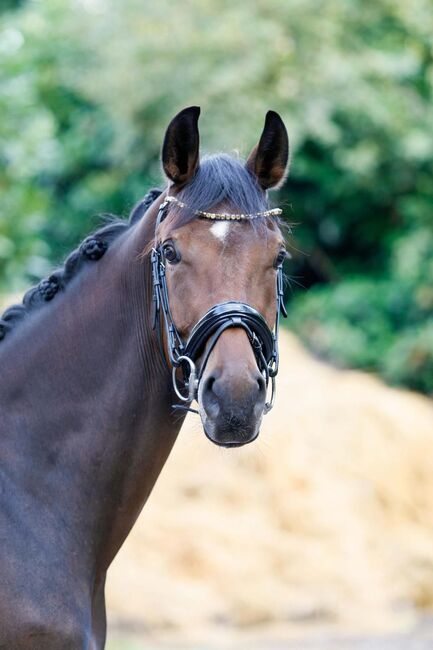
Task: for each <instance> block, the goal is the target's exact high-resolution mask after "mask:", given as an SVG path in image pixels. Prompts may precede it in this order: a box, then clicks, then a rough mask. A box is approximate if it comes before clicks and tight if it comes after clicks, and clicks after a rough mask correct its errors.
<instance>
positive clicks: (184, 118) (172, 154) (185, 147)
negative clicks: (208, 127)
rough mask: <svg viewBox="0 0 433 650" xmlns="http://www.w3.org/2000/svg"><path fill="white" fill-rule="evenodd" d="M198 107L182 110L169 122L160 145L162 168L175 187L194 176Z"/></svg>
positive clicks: (197, 146) (196, 165) (197, 156)
mask: <svg viewBox="0 0 433 650" xmlns="http://www.w3.org/2000/svg"><path fill="white" fill-rule="evenodd" d="M199 115H200V108H199V106H190V107H189V108H184V109H183V111H181V112H180V113H178V114H177V115H176V116H175V117H174V118H173V119H172V120H171V122H170V124H169V125H168V127H167V131H166V133H165V138H164V144H163V145H162V156H161V157H162V166H163V168H164V172H165V174H166V176H168V178H169V179H170V180H171V181H173V183H175V184H176V185H184V184H185V183H187V182H188V181H190V180H191V178H192V177H193V176H194V174H195V172H196V171H197V167H198V161H199V139H200V138H199V133H198V118H199Z"/></svg>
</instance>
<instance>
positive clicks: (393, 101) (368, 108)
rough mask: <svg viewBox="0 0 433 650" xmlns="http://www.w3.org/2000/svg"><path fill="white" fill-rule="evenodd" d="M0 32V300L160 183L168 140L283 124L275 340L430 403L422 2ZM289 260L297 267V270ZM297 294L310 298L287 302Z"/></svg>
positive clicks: (99, 21)
mask: <svg viewBox="0 0 433 650" xmlns="http://www.w3.org/2000/svg"><path fill="white" fill-rule="evenodd" d="M8 5H9V7H8V8H9V9H12V8H13V5H15V6H17V7H18V9H15V11H11V10H9V11H7V12H4V13H3V14H2V15H1V16H0V83H1V88H2V93H1V97H0V111H1V115H2V119H1V121H0V143H1V146H0V156H1V158H0V161H1V170H0V188H1V192H2V201H1V206H0V211H1V216H0V219H1V220H0V282H1V284H2V287H3V288H4V289H6V288H7V289H8V290H14V289H17V288H21V287H22V286H23V285H24V283H27V282H28V281H29V279H35V278H37V277H40V276H41V275H44V274H45V273H46V272H47V271H48V269H49V268H50V267H51V265H52V263H53V262H55V261H57V260H59V259H60V258H61V257H62V256H63V255H64V254H65V253H66V251H68V250H69V249H71V248H72V247H73V246H74V245H75V244H76V243H77V240H78V239H79V238H81V237H82V236H83V235H84V234H85V233H86V232H88V231H89V229H91V228H92V227H94V226H95V225H96V224H97V218H96V216H95V215H97V214H99V213H101V212H104V211H108V212H116V213H121V214H125V213H127V212H128V211H129V209H130V208H131V206H132V205H133V204H134V203H135V201H136V200H138V199H139V198H140V197H141V196H142V195H143V194H144V193H145V192H146V190H147V189H148V187H149V186H150V185H153V184H155V183H156V184H157V183H158V182H160V172H159V147H160V143H161V139H162V135H163V129H164V127H165V125H166V123H167V121H168V120H169V119H170V118H171V117H172V115H173V114H174V113H175V112H176V111H177V110H179V109H181V108H182V107H184V106H187V105H189V104H195V103H197V104H200V105H201V106H202V108H203V116H202V120H201V133H202V142H203V143H204V146H205V148H206V149H208V150H210V151H212V150H215V149H223V150H231V147H233V146H237V147H239V148H240V151H241V153H242V154H243V155H245V154H247V153H248V151H249V149H250V148H251V146H252V145H253V144H254V143H255V140H256V139H257V137H258V134H259V133H260V131H261V127H262V122H263V118H264V114H265V112H266V110H267V109H268V108H273V109H275V110H278V111H279V112H280V113H281V114H282V115H283V116H284V118H285V120H286V122H287V126H288V129H289V134H290V135H291V150H292V159H293V163H292V170H291V175H290V181H289V183H288V186H287V188H286V189H285V190H284V191H283V192H282V193H281V195H280V197H279V200H280V201H281V203H282V204H283V206H285V215H286V218H287V219H288V221H290V222H295V223H296V224H299V225H296V226H295V228H294V245H295V248H294V251H293V252H294V259H293V261H292V263H291V265H290V267H289V268H288V272H289V273H290V274H291V275H292V276H293V279H294V281H295V283H294V286H295V290H294V292H293V294H291V295H289V296H288V299H289V300H290V301H291V304H290V314H291V316H290V322H291V325H292V326H293V327H294V328H295V329H296V330H297V331H298V332H299V333H300V334H301V336H302V337H303V338H304V340H306V341H307V343H308V344H309V345H310V347H312V349H313V350H315V351H316V352H317V353H319V354H320V355H322V356H324V357H326V358H328V359H331V360H333V361H334V362H336V363H338V364H341V365H351V366H357V367H362V368H365V369H372V370H377V371H379V372H380V373H381V374H383V375H384V376H385V377H386V378H387V379H388V380H389V381H391V382H395V383H402V384H406V385H408V386H411V387H414V388H416V389H419V390H422V391H425V392H432V391H433V341H432V338H433V335H432V330H433V288H432V287H433V266H432V264H433V262H432V260H433V255H432V253H433V235H432V233H433V228H432V225H433V216H432V209H431V206H432V199H433V196H432V194H433V190H432V185H431V180H430V179H431V177H432V171H433V169H432V167H433V163H432V155H431V152H432V149H433V147H432V145H433V142H432V140H433V134H432V129H431V124H433V108H432V101H431V100H432V97H431V95H432V83H433V72H432V71H433V68H432V52H433V49H432V46H433V36H432V34H433V17H432V13H431V4H430V2H429V0H413V1H412V2H411V3H409V4H408V3H406V4H405V3H401V2H398V0H381V1H380V2H376V1H374V2H373V0H362V1H361V0H327V1H326V2H324V1H320V0H303V1H302V2H300V1H297V0H294V1H293V2H290V3H287V2H285V1H283V0H279V1H278V0H275V1H272V2H262V1H260V0H254V1H253V2H248V3H247V2H245V3H230V2H226V1H224V0H208V1H207V2H206V3H203V2H199V0H191V2H189V3H188V4H186V5H185V3H181V4H179V3H172V2H169V1H168V0H161V1H160V2H158V3H150V2H148V1H146V0H125V1H124V2H122V3H119V2H115V1H114V0H44V1H43V2H42V0H33V1H32V2H29V3H21V2H16V1H15V2H12V1H9V2H8ZM298 251H302V253H300V252H298ZM296 282H299V283H300V284H301V285H304V286H305V287H311V288H310V289H309V291H308V292H306V291H304V290H297V289H296Z"/></svg>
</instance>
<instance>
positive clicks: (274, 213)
mask: <svg viewBox="0 0 433 650" xmlns="http://www.w3.org/2000/svg"><path fill="white" fill-rule="evenodd" d="M165 200H166V201H168V202H169V203H176V204H177V205H178V206H179V207H180V208H187V207H188V206H187V205H186V204H185V203H182V201H179V199H177V198H176V197H175V196H167V197H166V199H165ZM281 213H282V210H281V209H280V208H271V209H270V210H262V211H261V212H254V214H230V213H228V212H204V211H203V210H196V211H195V212H194V214H195V215H196V216H197V217H202V218H203V219H213V220H216V221H247V220H248V219H257V218H258V217H278V216H279V215H280V214H281Z"/></svg>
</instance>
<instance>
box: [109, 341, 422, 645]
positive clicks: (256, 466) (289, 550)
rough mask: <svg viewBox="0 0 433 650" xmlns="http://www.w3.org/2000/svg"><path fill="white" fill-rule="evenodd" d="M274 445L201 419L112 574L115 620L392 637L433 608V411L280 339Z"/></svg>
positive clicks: (145, 626) (157, 626) (184, 439)
mask: <svg viewBox="0 0 433 650" xmlns="http://www.w3.org/2000/svg"><path fill="white" fill-rule="evenodd" d="M281 339H282V340H281V354H282V360H281V368H282V370H281V374H280V376H279V378H278V394H277V404H276V407H275V409H274V411H272V412H271V414H269V415H268V416H267V417H266V418H265V420H266V421H265V424H264V426H263V429H262V432H261V435H260V438H259V440H258V441H257V442H256V443H254V444H253V445H251V446H248V447H245V448H242V449H239V450H222V449H219V448H217V447H215V446H213V445H212V444H211V443H210V442H209V441H207V440H206V439H205V437H204V434H203V433H202V431H201V426H200V423H199V420H198V418H194V417H192V418H191V419H189V420H188V422H187V424H186V426H185V427H184V428H183V430H182V431H181V434H180V437H179V439H178V441H177V443H176V445H175V448H174V450H173V452H172V455H171V457H170V459H169V461H168V463H167V465H166V467H165V468H164V469H163V472H162V475H161V477H160V479H159V482H158V483H157V486H156V487H155V490H154V492H153V494H152V495H151V497H150V499H149V502H148V504H147V505H146V507H145V509H144V511H143V513H142V515H141V517H140V519H139V521H138V522H137V524H136V526H135V528H134V530H133V532H132V533H131V535H130V537H129V539H128V540H127V542H126V543H125V545H124V547H123V549H122V550H121V552H120V554H119V556H118V558H117V559H116V561H115V563H114V564H113V567H112V569H111V574H110V578H109V583H108V607H109V610H108V615H109V619H110V620H111V621H112V622H114V623H118V624H122V625H131V626H133V627H134V628H135V629H142V630H147V631H150V632H151V633H152V634H153V635H156V637H158V636H163V635H164V634H166V633H169V632H173V633H175V634H176V636H178V637H182V635H183V636H185V635H186V634H188V635H191V634H194V633H197V634H198V635H200V634H201V635H207V638H209V635H210V634H211V633H212V631H218V630H221V629H226V630H227V629H251V626H254V629H259V628H262V629H264V628H267V629H270V628H275V629H276V626H279V628H281V627H283V628H284V629H285V630H287V632H288V633H290V632H291V631H292V632H293V631H295V632H296V631H299V630H300V629H304V630H305V629H309V628H315V629H317V627H318V626H322V625H323V626H326V625H328V626H335V627H336V628H339V629H346V630H349V629H350V630H357V631H360V630H365V629H369V630H376V631H377V630H385V629H388V630H389V629H396V628H401V627H407V626H410V625H411V624H412V623H413V621H414V619H415V618H416V617H417V616H418V614H419V612H420V611H425V610H427V611H428V610H433V406H432V403H431V401H429V400H428V399H426V398H423V397H421V396H418V395H415V394H411V393H409V392H406V391H401V390H395V389H391V388H388V387H386V386H384V385H383V384H382V383H381V382H380V381H379V380H377V379H375V378H374V377H370V376H368V375H365V374H362V373H359V372H347V371H344V372H343V371H340V370H336V369H333V368H331V367H329V366H327V365H325V364H322V363H320V362H318V361H317V360H314V359H313V358H311V357H310V356H309V355H308V354H307V353H306V352H305V350H304V349H302V348H301V346H300V344H299V342H298V341H297V340H296V339H295V338H294V337H293V336H292V335H290V334H289V333H287V332H283V333H282V337H281Z"/></svg>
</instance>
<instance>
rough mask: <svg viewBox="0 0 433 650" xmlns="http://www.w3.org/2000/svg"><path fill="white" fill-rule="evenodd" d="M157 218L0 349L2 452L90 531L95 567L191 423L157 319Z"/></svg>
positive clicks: (117, 541) (28, 484)
mask: <svg viewBox="0 0 433 650" xmlns="http://www.w3.org/2000/svg"><path fill="white" fill-rule="evenodd" d="M146 228H147V226H146V223H145V222H144V224H138V225H137V226H135V227H133V228H131V229H130V230H129V231H127V232H126V233H125V234H124V235H122V237H121V240H120V241H116V242H115V243H113V244H112V247H110V249H109V250H108V251H107V253H106V255H105V256H104V257H103V258H102V259H101V260H100V261H99V262H97V263H95V264H93V265H92V266H91V267H90V268H89V269H88V270H86V271H83V272H82V273H81V274H79V275H78V276H77V278H75V279H74V280H73V281H72V282H71V284H70V285H68V287H67V290H66V291H65V292H64V294H63V295H58V296H56V298H55V299H54V300H53V302H52V304H51V305H50V306H46V307H42V308H41V309H40V311H39V312H38V313H35V314H33V315H32V316H31V317H29V318H28V321H27V323H26V324H23V325H21V326H20V329H19V331H17V332H15V333H13V334H11V335H10V336H11V341H10V342H9V343H8V345H7V347H6V349H4V350H3V352H2V355H1V357H2V359H1V362H2V366H3V369H2V372H3V377H7V382H3V383H2V386H1V387H0V411H1V412H2V423H1V424H0V441H1V443H0V449H1V455H2V458H3V459H6V462H7V463H8V465H9V467H8V471H9V472H11V473H12V474H13V475H14V476H15V480H17V481H18V482H19V485H21V486H22V489H23V490H24V491H27V492H31V493H32V495H35V497H34V498H35V501H36V503H35V506H34V507H35V508H36V509H37V508H38V507H41V508H42V509H46V508H47V507H50V504H52V505H53V508H55V510H56V511H57V510H58V511H60V512H62V517H63V518H65V517H67V518H70V519H71V522H70V523H71V524H73V528H74V535H75V536H76V535H77V532H80V531H81V533H82V534H83V535H85V536H86V539H88V540H91V543H90V544H89V549H90V550H89V553H90V555H92V554H93V558H92V557H89V561H91V562H92V561H93V562H96V564H97V566H95V567H94V570H95V571H98V568H99V569H100V570H104V569H105V568H106V566H108V564H109V563H110V562H111V560H112V558H113V557H114V555H115V553H116V552H117V550H118V548H119V547H120V545H121V544H122V542H123V541H124V539H125V537H126V535H127V534H128V532H129V530H130V528H131V526H132V524H133V523H134V521H135V519H136V517H137V516H138V513H139V512H140V510H141V507H142V506H143V504H144V502H145V500H146V498H147V496H148V495H149V493H150V491H151V489H152V487H153V485H154V483H155V481H156V479H157V477H158V474H159V472H160V470H161V468H162V466H163V464H164V462H165V460H166V458H167V456H168V454H169V452H170V449H171V447H172V445H173V443H174V441H175V438H176V435H177V433H178V430H179V428H180V426H181V419H179V418H176V419H174V418H173V415H172V412H171V404H172V394H171V384H170V373H169V371H168V369H167V367H166V365H165V363H164V362H163V360H162V359H161V354H160V352H159V350H158V344H157V341H156V336H155V333H154V332H153V331H152V328H151V323H150V319H151V309H150V306H151V304H152V295H151V283H150V268H149V263H148V259H147V258H141V257H140V255H139V252H140V250H142V248H143V245H144V242H143V241H142V239H143V232H144V231H145V230H146ZM3 414H4V417H3ZM53 495H55V498H54V496H53Z"/></svg>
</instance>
